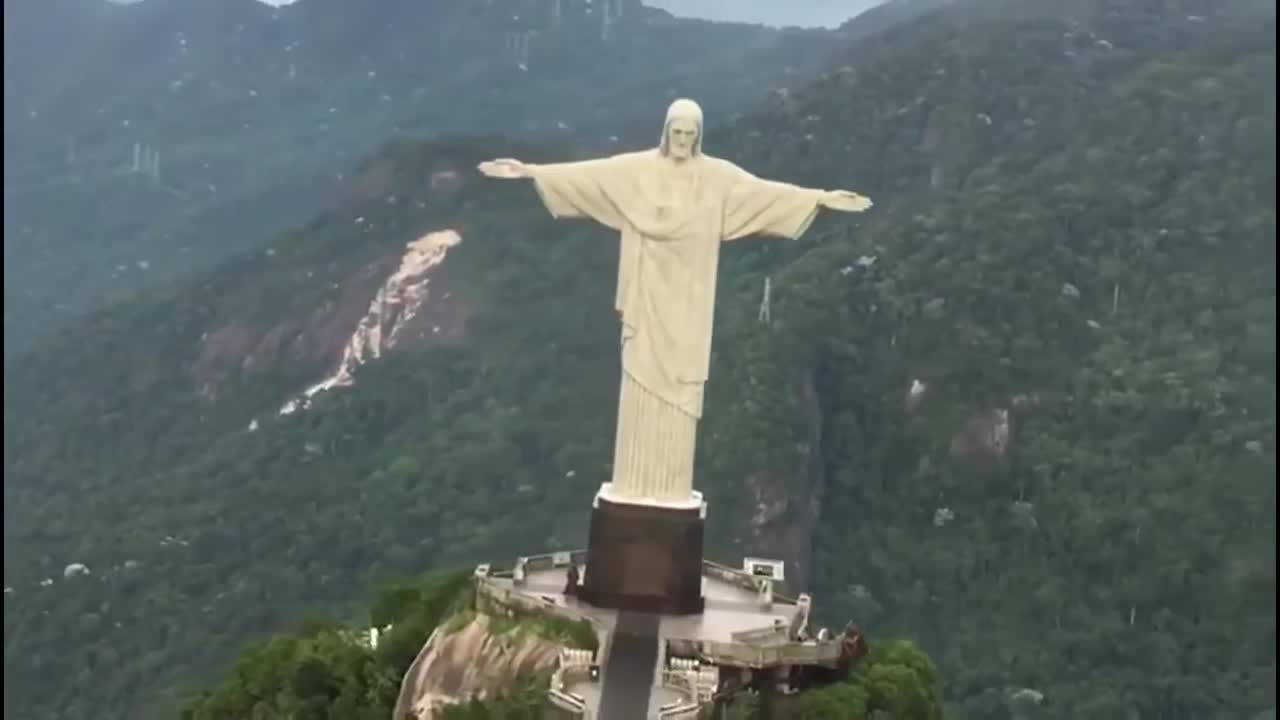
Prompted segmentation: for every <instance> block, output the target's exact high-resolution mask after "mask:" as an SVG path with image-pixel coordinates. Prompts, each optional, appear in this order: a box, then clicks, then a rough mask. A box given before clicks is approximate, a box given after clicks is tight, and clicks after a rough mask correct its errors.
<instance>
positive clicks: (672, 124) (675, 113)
mask: <svg viewBox="0 0 1280 720" xmlns="http://www.w3.org/2000/svg"><path fill="white" fill-rule="evenodd" d="M658 152H659V153H661V154H662V156H663V157H669V158H672V159H675V160H687V159H689V158H691V157H695V156H697V155H701V154H702V108H701V107H698V103H696V102H694V101H692V100H687V99H684V98H681V99H679V100H676V101H675V102H673V103H671V106H670V107H668V108H667V121H666V123H665V124H664V125H663V127H662V140H661V141H660V142H659V143H658Z"/></svg>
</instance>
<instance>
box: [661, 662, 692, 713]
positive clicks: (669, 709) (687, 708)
mask: <svg viewBox="0 0 1280 720" xmlns="http://www.w3.org/2000/svg"><path fill="white" fill-rule="evenodd" d="M662 687H664V688H668V689H671V690H674V691H676V692H678V693H680V694H681V695H684V698H682V699H680V700H676V701H674V702H669V703H667V704H665V705H663V706H662V707H660V708H658V717H659V718H660V719H661V720H692V719H693V718H696V717H697V716H698V711H699V710H701V709H702V704H701V703H700V702H698V688H697V686H696V685H694V684H693V683H691V682H689V678H688V677H687V676H686V674H685V673H683V672H672V671H670V670H664V671H662Z"/></svg>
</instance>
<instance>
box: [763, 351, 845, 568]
mask: <svg viewBox="0 0 1280 720" xmlns="http://www.w3.org/2000/svg"><path fill="white" fill-rule="evenodd" d="M794 387H795V389H794V392H796V393H798V394H799V395H800V397H801V400H802V405H803V408H804V414H805V420H806V422H807V424H808V431H809V438H808V442H807V443H806V444H805V447H804V448H802V449H801V451H800V452H799V453H798V454H797V458H796V472H795V475H794V476H793V477H789V478H777V477H770V476H767V475H763V474H761V475H753V476H751V477H749V478H747V488H748V490H749V491H750V493H751V498H752V501H753V502H754V507H755V513H754V514H753V516H752V518H751V523H750V528H751V545H752V546H753V549H754V551H755V552H760V553H763V554H765V555H766V556H769V557H780V559H782V560H783V561H784V562H785V563H786V568H787V580H786V582H787V586H788V587H789V588H791V589H792V590H795V591H804V590H807V589H808V587H809V572H810V563H811V556H812V551H813V532H814V529H815V528H816V527H817V524H818V513H819V509H820V508H821V506H822V498H823V495H824V494H825V492H826V472H825V468H824V467H823V461H822V433H823V416H822V407H821V405H820V404H819V402H818V390H817V387H816V385H815V380H814V375H813V372H812V371H807V372H804V373H802V374H801V375H800V376H799V378H798V380H797V381H796V383H795V385H794Z"/></svg>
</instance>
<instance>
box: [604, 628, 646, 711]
mask: <svg viewBox="0 0 1280 720" xmlns="http://www.w3.org/2000/svg"><path fill="white" fill-rule="evenodd" d="M659 620H660V618H659V617H658V616H657V615H650V614H647V613H632V612H620V613H618V624H617V627H616V628H615V630H614V633H613V641H612V643H611V644H610V646H609V657H608V658H606V659H605V664H604V678H603V679H604V690H603V691H602V693H601V695H602V697H601V699H600V713H599V717H600V719H601V720H648V718H649V697H650V693H651V692H652V690H653V677H654V672H655V671H656V669H657V663H658V624H659Z"/></svg>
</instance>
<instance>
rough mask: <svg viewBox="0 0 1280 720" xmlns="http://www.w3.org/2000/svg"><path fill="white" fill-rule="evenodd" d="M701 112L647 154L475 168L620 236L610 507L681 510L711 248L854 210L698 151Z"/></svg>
mask: <svg viewBox="0 0 1280 720" xmlns="http://www.w3.org/2000/svg"><path fill="white" fill-rule="evenodd" d="M702 128H703V124H702V110H701V108H699V107H698V105H697V103H695V102H693V101H692V100H677V101H675V102H674V103H672V104H671V107H670V108H669V109H668V110H667V119H666V124H665V127H664V128H663V133H662V139H661V141H660V142H659V144H658V147H657V148H655V149H652V150H645V151H640V152H631V153H623V154H620V155H614V156H612V157H606V158H600V159H597V160H585V161H581V162H568V163H553V164H549V165H533V164H529V163H522V162H520V161H518V160H511V159H501V160H492V161H489V162H483V163H480V165H479V169H480V172H482V173H484V174H485V175H487V176H489V177H495V178H528V179H531V180H533V183H534V186H535V187H536V188H537V190H538V194H539V195H540V196H541V197H542V201H543V203H545V204H546V206H547V209H548V210H550V211H551V215H552V216H553V217H557V218H591V219H592V220H595V221H596V222H599V223H602V224H604V225H607V226H608V227H610V228H612V229H614V230H617V231H618V232H620V233H621V235H622V248H621V253H620V259H619V266H618V287H617V296H616V299H615V307H616V309H617V310H618V313H619V315H620V316H621V319H622V390H621V395H620V398H619V401H618V426H617V439H616V444H615V447H614V462H613V479H612V482H611V483H609V484H606V485H605V486H604V487H603V488H602V490H601V494H602V495H603V496H605V497H606V498H607V499H609V500H613V501H614V502H626V503H642V504H653V505H668V506H682V507H688V506H690V505H694V506H696V505H697V504H698V503H699V502H700V500H701V499H700V495H699V494H696V493H694V491H693V457H694V445H695V440H696V438H697V429H698V420H699V418H701V417H702V391H703V386H704V385H705V384H706V382H707V374H708V368H709V365H710V362H711V335H712V327H711V326H712V316H713V312H714V307H715V295H716V267H717V265H718V263H719V259H720V244H721V243H722V242H727V241H730V240H737V239H739V238H744V237H747V236H749V235H773V236H781V237H787V238H798V237H799V236H800V235H802V234H804V232H805V230H807V229H808V228H809V226H810V224H812V223H813V220H814V218H815V217H816V216H817V214H818V209H819V208H823V207H826V208H830V209H832V210H839V211H843V212H862V211H864V210H866V209H868V208H870V207H871V201H870V200H869V199H867V198H865V197H863V196H861V195H858V194H857V193H853V192H849V191H846V190H813V189H809V188H803V187H797V186H795V185H789V184H786V183H781V182H775V181H771V180H763V179H761V178H758V177H755V176H754V175H752V174H750V173H748V172H747V171H745V170H743V169H742V168H739V167H738V166H736V165H734V164H733V163H731V162H729V161H727V160H721V159H719V158H713V157H709V156H707V155H704V154H703V153H702Z"/></svg>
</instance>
